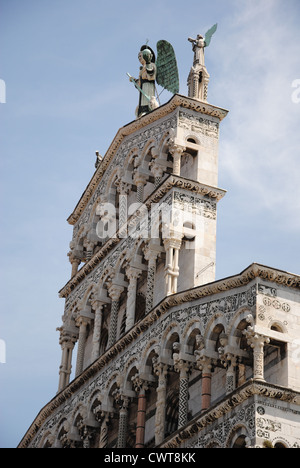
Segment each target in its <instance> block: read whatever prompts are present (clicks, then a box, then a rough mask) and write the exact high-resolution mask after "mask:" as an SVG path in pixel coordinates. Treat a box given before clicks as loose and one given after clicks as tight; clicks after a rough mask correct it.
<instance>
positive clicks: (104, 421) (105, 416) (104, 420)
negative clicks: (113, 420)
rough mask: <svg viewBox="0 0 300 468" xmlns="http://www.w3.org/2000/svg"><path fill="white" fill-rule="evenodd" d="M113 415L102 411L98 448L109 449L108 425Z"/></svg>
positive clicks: (99, 419)
mask: <svg viewBox="0 0 300 468" xmlns="http://www.w3.org/2000/svg"><path fill="white" fill-rule="evenodd" d="M110 417H111V414H110V413H108V412H105V411H102V412H101V414H100V418H97V420H98V421H99V422H100V424H101V426H100V435H99V446H98V448H107V443H108V425H109V420H110Z"/></svg>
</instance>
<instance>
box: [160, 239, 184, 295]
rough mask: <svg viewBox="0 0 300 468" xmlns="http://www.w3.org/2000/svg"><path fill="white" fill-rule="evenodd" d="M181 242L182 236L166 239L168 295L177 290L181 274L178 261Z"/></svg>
mask: <svg viewBox="0 0 300 468" xmlns="http://www.w3.org/2000/svg"><path fill="white" fill-rule="evenodd" d="M181 243H182V240H181V238H180V239H177V238H167V239H165V240H164V247H165V250H166V266H165V285H166V295H167V296H169V295H170V294H175V293H176V292H177V282H178V276H179V265H178V261H179V250H180V247H181Z"/></svg>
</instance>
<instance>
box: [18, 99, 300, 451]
mask: <svg viewBox="0 0 300 468" xmlns="http://www.w3.org/2000/svg"><path fill="white" fill-rule="evenodd" d="M226 114H227V111H225V110H223V109H220V108H218V107H215V106H212V105H210V104H208V103H206V102H199V101H197V100H195V99H192V98H187V97H185V96H180V95H175V96H174V97H173V98H172V99H171V100H170V101H169V103H167V104H165V105H164V106H161V107H160V108H158V109H156V110H154V111H153V112H151V113H150V114H147V115H146V116H144V117H142V118H140V119H137V120H136V121H134V122H131V123H130V124H128V125H126V126H125V127H123V128H121V129H120V130H119V131H118V133H117V135H116V137H115V139H114V140H113V142H112V144H111V146H110V148H109V149H108V151H107V153H106V154H105V156H104V158H103V160H102V161H101V162H100V164H99V165H98V167H97V169H96V171H95V174H94V175H93V177H92V179H91V181H90V182H89V184H88V186H87V188H86V190H85V192H84V194H83V195H82V196H81V198H80V200H79V202H78V204H77V206H76V208H75V209H74V211H73V213H72V214H71V215H70V217H69V219H68V221H69V223H70V224H71V225H73V238H72V241H71V244H70V252H69V254H68V255H69V259H70V262H71V264H72V275H71V279H70V280H69V281H68V283H67V284H66V285H65V286H64V287H63V288H62V289H61V291H60V296H61V297H62V298H64V299H65V311H64V315H63V320H62V325H61V326H60V328H59V331H60V345H61V348H62V359H61V365H60V368H59V387H58V393H57V395H56V396H55V397H54V399H53V400H51V402H49V403H48V405H46V406H45V408H43V409H42V410H41V412H40V413H39V415H38V416H37V418H36V420H35V421H34V422H33V424H32V426H31V427H30V428H29V429H28V431H27V433H26V434H25V436H24V438H23V439H22V441H21V442H20V447H22V448H26V447H59V448H60V447H85V448H90V447H91V448H94V447H97V448H98V447H99V448H107V447H109V448H114V447H119V448H121V447H136V448H138V447H154V446H156V447H159V446H160V447H167V448H178V447H181V448H183V447H194V448H196V447H199V448H200V447H204V448H206V447H262V446H263V445H265V444H267V443H270V444H272V445H273V446H276V447H281V446H284V447H300V418H299V416H300V383H299V382H300V338H299V337H300V277H299V276H297V275H293V274H290V273H286V272H281V271H278V270H276V269H273V268H269V267H265V266H262V265H258V264H253V265H250V266H249V267H248V268H246V269H245V270H244V271H243V272H242V273H240V274H237V275H236V276H234V277H230V278H225V279H223V280H218V281H215V263H216V220H217V205H218V202H219V201H221V199H222V198H223V196H224V195H225V193H226V192H225V191H224V190H223V189H220V188H218V143H219V125H220V122H221V121H222V119H223V118H224V117H225V116H226ZM219 235H221V233H220V234H219ZM74 360H75V361H76V366H73V367H74V368H73V369H72V362H73V363H74ZM142 408H143V410H142ZM141 413H143V414H144V416H141ZM137 421H138V424H137ZM137 427H138V429H137Z"/></svg>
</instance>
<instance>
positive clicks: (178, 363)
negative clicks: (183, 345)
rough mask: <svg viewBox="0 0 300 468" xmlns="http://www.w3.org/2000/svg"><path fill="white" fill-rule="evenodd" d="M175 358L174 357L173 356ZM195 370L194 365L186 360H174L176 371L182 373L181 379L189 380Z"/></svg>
mask: <svg viewBox="0 0 300 468" xmlns="http://www.w3.org/2000/svg"><path fill="white" fill-rule="evenodd" d="M173 358H174V355H173ZM192 368H193V363H192V362H190V361H185V360H184V359H179V355H178V358H174V370H175V371H176V372H179V373H180V377H181V378H187V377H188V375H189V373H190V372H191V370H192Z"/></svg>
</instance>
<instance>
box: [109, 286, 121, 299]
mask: <svg viewBox="0 0 300 468" xmlns="http://www.w3.org/2000/svg"><path fill="white" fill-rule="evenodd" d="M123 291H124V287H123V286H119V285H118V284H112V285H111V286H110V287H109V289H108V294H109V297H110V298H111V299H112V300H113V301H118V300H119V299H120V296H121V294H122V292H123Z"/></svg>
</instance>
